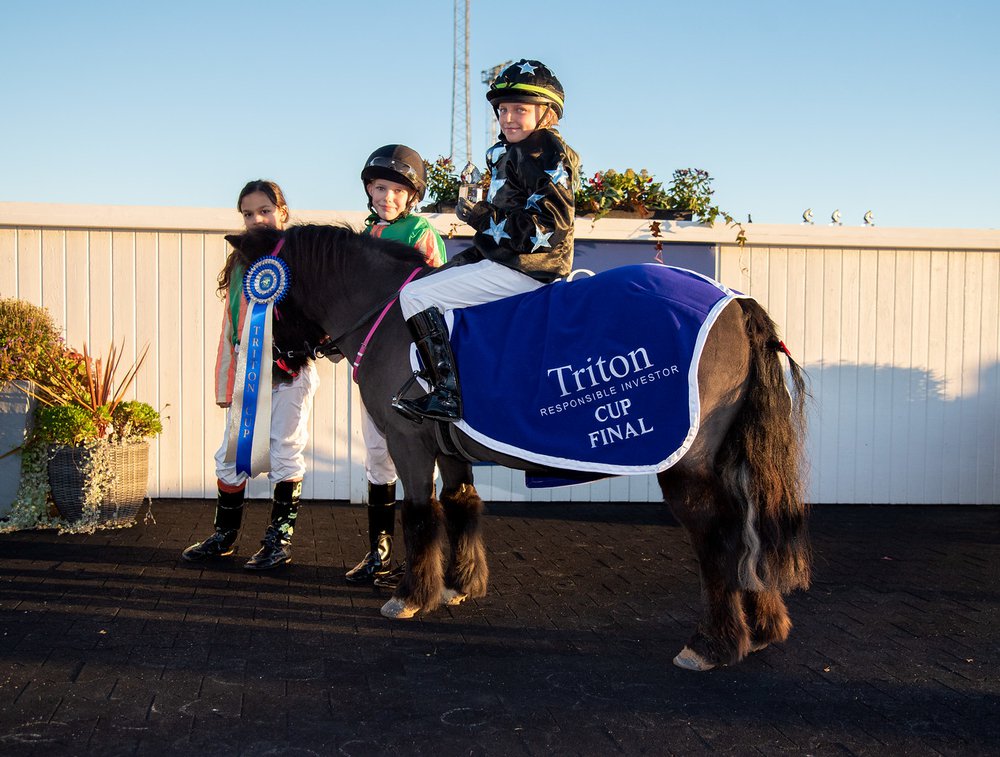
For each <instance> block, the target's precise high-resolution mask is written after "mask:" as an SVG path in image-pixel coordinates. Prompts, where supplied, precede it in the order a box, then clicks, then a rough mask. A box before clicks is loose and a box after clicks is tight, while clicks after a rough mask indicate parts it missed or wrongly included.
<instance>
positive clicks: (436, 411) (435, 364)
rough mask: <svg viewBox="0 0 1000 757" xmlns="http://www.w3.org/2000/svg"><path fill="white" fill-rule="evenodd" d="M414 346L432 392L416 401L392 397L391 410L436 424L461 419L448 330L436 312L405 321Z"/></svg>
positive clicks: (459, 399) (429, 312)
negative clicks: (433, 421)
mask: <svg viewBox="0 0 1000 757" xmlns="http://www.w3.org/2000/svg"><path fill="white" fill-rule="evenodd" d="M406 324H407V325H408V326H409V327H410V333H411V334H412V335H413V342H414V344H416V345H417V352H419V353H420V360H421V362H422V363H423V364H424V373H425V374H426V376H427V378H428V380H429V381H430V382H431V391H430V393H428V394H425V395H424V396H423V397H417V398H416V399H412V400H410V399H403V398H401V397H394V398H393V400H392V406H393V407H394V408H396V410H398V411H399V412H400V413H401V414H402V415H403V416H405V417H406V418H409V419H410V420H420V419H421V418H431V419H432V420H436V421H457V420H460V419H461V418H462V398H461V395H460V393H459V386H458V371H457V370H456V369H455V356H454V355H453V354H452V352H451V342H449V341H448V326H447V325H446V324H445V322H444V316H443V315H441V311H440V310H438V309H437V308H428V309H427V310H424V311H423V312H420V313H417V314H416V315H415V316H413V317H412V318H410V319H409V320H407V321H406Z"/></svg>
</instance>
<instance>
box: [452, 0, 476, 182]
mask: <svg viewBox="0 0 1000 757" xmlns="http://www.w3.org/2000/svg"><path fill="white" fill-rule="evenodd" d="M470 2H471V0H455V66H454V75H453V77H452V80H451V159H452V161H453V162H454V163H455V165H456V166H464V165H465V164H466V163H468V162H469V160H470V157H471V154H470V145H469V133H470V132H471V131H472V112H471V110H470V109H469V4H470Z"/></svg>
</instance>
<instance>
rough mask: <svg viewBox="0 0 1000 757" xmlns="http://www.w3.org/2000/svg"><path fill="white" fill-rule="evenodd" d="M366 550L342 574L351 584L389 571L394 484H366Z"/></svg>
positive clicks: (394, 525) (394, 507) (370, 580)
mask: <svg viewBox="0 0 1000 757" xmlns="http://www.w3.org/2000/svg"><path fill="white" fill-rule="evenodd" d="M365 509H366V511H367V513H368V554H367V555H365V557H364V559H363V560H362V561H361V562H359V563H358V564H357V565H355V566H354V567H353V568H351V569H350V570H349V571H347V575H345V576H344V578H346V579H347V580H348V581H349V582H350V583H352V584H370V583H372V581H374V580H376V579H377V578H379V577H380V576H384V575H386V574H387V573H388V572H389V563H390V562H391V560H392V535H393V532H394V531H395V530H396V484H394V483H393V484H368V507H367V508H365Z"/></svg>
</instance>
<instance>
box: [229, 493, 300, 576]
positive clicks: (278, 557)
mask: <svg viewBox="0 0 1000 757" xmlns="http://www.w3.org/2000/svg"><path fill="white" fill-rule="evenodd" d="M301 494H302V482H301V481H280V482H278V483H277V484H275V485H274V499H273V501H272V502H271V525H269V526H268V527H267V531H265V532H264V538H263V539H261V542H260V543H261V548H260V549H259V550H257V553H256V554H255V555H254V556H253V557H251V558H250V559H249V560H248V561H247V564H246V565H244V566H243V567H244V568H246V569H247V570H270V569H271V568H277V567H278V566H279V565H285V564H286V563H290V562H291V561H292V532H293V531H294V530H295V516H296V515H297V514H298V510H299V495H301Z"/></svg>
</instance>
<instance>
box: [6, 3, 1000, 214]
mask: <svg viewBox="0 0 1000 757" xmlns="http://www.w3.org/2000/svg"><path fill="white" fill-rule="evenodd" d="M5 6H6V7H5V8H4V23H3V30H2V32H0V65H2V68H3V70H4V71H5V72H6V74H7V76H6V78H5V86H4V98H3V99H4V108H3V115H2V116H0V176H2V178H3V181H2V182H0V201H13V202H59V203H83V204H114V205H167V206H202V207H204V206H208V207H230V206H232V205H233V204H234V203H235V196H236V194H237V192H238V191H239V188H240V187H241V186H242V185H243V183H244V182H245V181H246V180H248V179H251V178H258V177H265V178H273V179H275V180H277V181H278V182H280V183H281V185H282V186H283V187H284V189H285V191H286V194H287V196H288V199H289V203H290V205H291V206H292V208H293V210H294V209H295V208H302V209H332V210H361V209H363V208H364V200H365V198H364V194H363V191H362V188H361V184H360V180H359V179H358V174H359V173H360V169H361V165H362V163H363V161H364V158H365V157H366V156H367V155H368V154H369V153H370V152H371V151H372V150H373V149H374V148H375V147H377V146H379V145H381V144H385V143H389V142H404V143H407V144H409V145H411V146H412V147H414V148H416V149H417V150H419V151H420V152H421V153H422V154H423V155H424V157H425V158H429V159H433V158H434V157H436V156H438V155H442V154H447V153H448V152H449V147H450V136H451V132H450V130H451V93H452V68H453V60H452V48H453V37H452V32H453V24H452V2H450V0H429V1H428V2H424V3H413V2H392V1H388V0H387V1H386V2H381V3H361V2H355V3H341V2H332V1H330V0H324V1H317V2H294V1H290V2H287V3H260V2H256V1H255V0H244V1H243V2H212V0H203V1H202V2H189V1H188V0H178V1H177V2H171V3H155V4H153V3H136V2H102V1H101V0H95V1H94V2H89V3H79V2H49V1H47V0H34V1H33V2H31V3H26V2H25V3H17V4H13V3H11V4H5ZM998 28H1000V3H996V2H994V1H993V0H966V1H963V0H956V2H954V3H952V4H942V3H940V2H935V3H930V2H924V1H923V0H913V1H911V2H878V1H874V2H871V3H865V2H853V1H848V2H842V3H836V4H829V3H824V4H819V3H808V2H806V3H803V2H797V3H793V2H769V1H767V0H765V1H763V2H734V1H730V0H717V1H716V2H713V3H683V4H681V3H674V2H669V0H667V1H665V2H639V1H636V0H614V2H594V1H592V0H577V1H576V2H544V1H543V0H535V2H525V1H523V0H509V1H508V2H487V1H486V0H473V2H472V12H471V42H470V55H471V74H470V80H471V84H472V86H471V93H470V99H471V102H472V117H473V126H472V146H473V152H474V156H473V157H474V160H475V161H476V162H477V163H479V164H480V165H481V164H482V162H483V160H482V157H481V156H482V153H483V151H484V149H485V147H486V144H485V115H486V107H485V98H484V94H485V85H483V84H481V83H480V71H482V70H483V69H486V68H488V67H490V66H492V65H495V64H497V63H500V62H503V61H505V60H511V59H517V58H520V57H529V58H537V59H539V60H542V61H543V62H545V63H546V64H547V65H549V66H550V67H551V68H552V69H553V70H554V71H555V72H556V74H557V75H558V76H559V77H560V79H561V80H562V82H563V84H564V86H565V88H566V92H567V100H566V114H565V117H564V119H563V123H562V127H561V130H562V133H563V135H564V136H565V138H566V140H567V141H568V142H569V143H570V144H571V145H573V147H574V148H575V149H576V150H577V151H578V152H579V153H580V155H581V157H582V160H583V166H584V170H585V172H587V173H588V174H592V173H593V172H595V171H597V170H601V169H606V168H615V169H619V170H621V169H624V168H628V167H633V168H636V169H638V168H647V169H649V170H650V171H651V172H652V173H653V174H654V175H655V176H656V177H657V178H658V179H660V180H664V181H666V180H669V178H670V175H671V173H672V172H673V171H674V169H677V168H684V167H697V168H703V169H705V170H707V171H709V173H710V174H711V175H712V176H713V177H714V179H715V182H714V186H715V189H716V198H717V200H718V202H719V204H720V205H721V206H722V207H723V208H724V209H725V210H728V211H729V212H730V213H732V214H733V215H734V216H736V217H738V218H741V219H743V218H745V217H746V215H747V213H751V214H752V216H753V220H754V221H755V222H764V223H798V222H800V220H801V214H802V211H803V210H804V209H805V208H807V207H811V208H813V210H814V213H815V216H816V219H817V222H818V223H826V222H828V219H829V216H830V213H831V212H832V211H833V210H834V209H838V208H839V209H840V210H841V212H842V215H843V221H844V223H845V224H846V225H860V224H861V218H862V216H863V214H864V212H865V211H866V210H869V209H871V210H872V211H873V213H874V217H875V222H876V223H877V224H878V225H880V226H925V227H962V228H1000V191H998V189H997V182H998V180H1000V147H998V145H997V139H998V134H1000V86H998V83H997V82H998V76H1000V53H998V49H1000V46H998V45H997V43H996V40H995V34H996V30H997V29H998Z"/></svg>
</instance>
